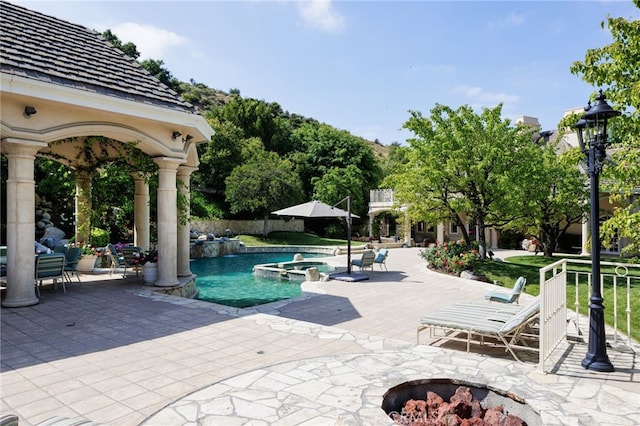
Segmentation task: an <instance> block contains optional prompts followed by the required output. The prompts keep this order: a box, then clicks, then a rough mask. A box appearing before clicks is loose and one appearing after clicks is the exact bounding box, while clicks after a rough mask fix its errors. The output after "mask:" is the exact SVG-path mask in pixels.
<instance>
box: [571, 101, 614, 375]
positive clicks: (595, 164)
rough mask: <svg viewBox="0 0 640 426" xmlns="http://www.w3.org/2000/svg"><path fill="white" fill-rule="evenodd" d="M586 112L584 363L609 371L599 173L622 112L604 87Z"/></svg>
mask: <svg viewBox="0 0 640 426" xmlns="http://www.w3.org/2000/svg"><path fill="white" fill-rule="evenodd" d="M584 110H585V113H584V115H583V116H582V117H581V118H580V120H579V121H578V122H577V123H576V124H575V126H574V127H575V129H576V133H577V136H578V143H579V145H580V150H581V151H582V152H583V153H584V154H585V156H586V160H587V173H588V174H589V178H590V181H591V182H590V185H591V218H590V220H591V298H590V299H589V301H590V303H589V347H588V351H587V354H586V356H585V358H584V359H583V360H582V366H583V367H584V368H586V369H587V370H594V371H602V372H609V371H613V364H612V363H611V361H609V357H608V356H607V342H606V333H605V328H604V305H603V303H602V302H603V301H604V299H603V298H602V293H601V285H602V283H601V277H600V215H599V207H600V205H599V204H600V203H599V198H600V197H599V188H598V186H599V184H600V182H599V175H600V173H601V172H602V167H603V165H604V160H605V158H606V156H607V152H606V149H607V146H608V141H607V122H608V120H609V119H610V118H614V117H617V116H618V115H620V111H616V110H614V109H613V108H611V106H609V104H608V103H607V100H606V97H605V95H604V93H602V90H600V93H599V94H598V96H596V103H595V104H594V105H593V106H592V105H591V102H589V105H587V106H586V107H585V109H584Z"/></svg>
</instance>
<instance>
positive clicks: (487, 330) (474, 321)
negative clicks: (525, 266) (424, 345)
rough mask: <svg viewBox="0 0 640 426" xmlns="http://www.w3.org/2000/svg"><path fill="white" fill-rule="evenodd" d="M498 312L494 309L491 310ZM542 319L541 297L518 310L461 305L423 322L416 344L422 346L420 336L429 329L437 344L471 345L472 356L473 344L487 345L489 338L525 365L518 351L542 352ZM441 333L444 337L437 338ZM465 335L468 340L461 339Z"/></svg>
mask: <svg viewBox="0 0 640 426" xmlns="http://www.w3.org/2000/svg"><path fill="white" fill-rule="evenodd" d="M491 308H494V309H491ZM539 315H540V299H539V298H538V297H537V298H535V299H534V300H532V301H531V302H530V303H529V304H528V305H527V306H525V307H523V308H522V309H516V307H515V306H508V305H507V306H500V307H498V308H496V305H489V304H483V305H480V304H475V303H459V304H454V305H452V306H449V307H447V308H443V309H441V310H439V311H437V312H434V313H432V314H429V315H426V316H424V317H422V318H421V319H420V326H419V327H418V330H417V333H416V341H417V343H418V344H419V343H420V332H421V331H423V330H425V329H429V330H430V336H431V337H434V338H435V340H434V342H436V341H439V340H442V339H449V340H454V341H462V342H466V344H467V353H469V350H470V346H471V340H472V338H475V342H474V343H479V344H481V345H484V344H485V343H487V342H486V341H485V338H492V339H494V341H495V342H497V343H496V344H497V345H501V346H504V347H505V348H506V350H507V351H509V353H510V354H511V355H512V356H513V358H514V359H515V360H516V361H518V362H522V361H521V360H520V358H518V356H517V355H516V353H515V350H527V351H533V352H538V350H539V349H538V347H537V345H533V344H532V342H537V340H538V336H537V334H536V333H535V323H536V322H537V321H538V317H539ZM438 331H440V332H442V334H437V332H438ZM461 333H463V334H466V337H459V335H460V334H461Z"/></svg>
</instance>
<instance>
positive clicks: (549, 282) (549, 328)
mask: <svg viewBox="0 0 640 426" xmlns="http://www.w3.org/2000/svg"><path fill="white" fill-rule="evenodd" d="M548 273H550V274H551V276H550V277H549V278H546V276H547V274H548ZM566 337H567V260H566V259H563V260H559V261H557V262H555V263H552V264H551V265H548V266H545V267H544V268H541V269H540V343H539V344H540V348H539V350H540V351H539V358H538V368H539V370H540V371H541V372H543V373H547V369H546V368H545V361H546V360H547V359H549V357H550V356H551V353H552V352H553V351H554V349H555V348H556V347H558V345H559V344H560V343H561V342H562V341H563V340H565V339H566Z"/></svg>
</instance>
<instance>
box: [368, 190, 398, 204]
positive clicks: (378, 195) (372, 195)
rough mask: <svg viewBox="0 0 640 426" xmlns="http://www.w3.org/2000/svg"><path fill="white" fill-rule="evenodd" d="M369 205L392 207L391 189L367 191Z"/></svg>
mask: <svg viewBox="0 0 640 426" xmlns="http://www.w3.org/2000/svg"><path fill="white" fill-rule="evenodd" d="M369 203H384V204H389V205H393V189H372V190H370V191H369Z"/></svg>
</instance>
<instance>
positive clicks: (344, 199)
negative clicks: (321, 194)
mask: <svg viewBox="0 0 640 426" xmlns="http://www.w3.org/2000/svg"><path fill="white" fill-rule="evenodd" d="M345 201H346V202H347V217H345V219H346V221H347V274H348V275H351V195H347V196H346V197H344V198H343V199H342V200H340V201H338V202H337V203H336V204H334V205H333V207H336V206H337V205H339V204H342V203H344V202H345ZM356 217H357V216H356Z"/></svg>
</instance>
